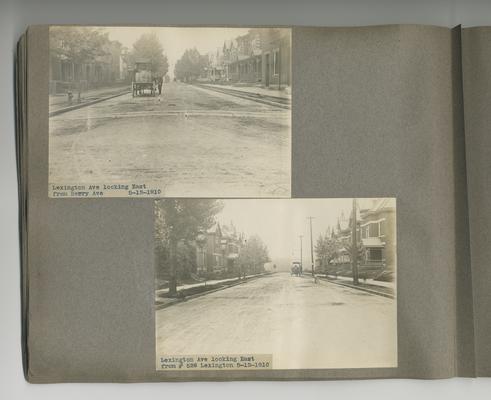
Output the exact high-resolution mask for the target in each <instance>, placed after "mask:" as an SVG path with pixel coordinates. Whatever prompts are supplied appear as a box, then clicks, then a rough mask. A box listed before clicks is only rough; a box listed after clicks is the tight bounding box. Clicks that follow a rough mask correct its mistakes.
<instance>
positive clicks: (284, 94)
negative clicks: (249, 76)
mask: <svg viewBox="0 0 491 400" xmlns="http://www.w3.org/2000/svg"><path fill="white" fill-rule="evenodd" d="M202 85H203V86H210V87H216V88H222V89H230V90H237V91H241V92H245V93H253V94H258V95H262V96H273V97H280V98H283V99H290V100H291V98H292V95H291V93H289V90H278V89H267V88H264V87H259V86H234V85H218V84H213V83H203V84H202Z"/></svg>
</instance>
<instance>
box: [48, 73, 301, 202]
mask: <svg viewBox="0 0 491 400" xmlns="http://www.w3.org/2000/svg"><path fill="white" fill-rule="evenodd" d="M290 122H291V112H290V110H285V109H281V108H278V107H274V106H272V105H267V104H262V103H259V102H256V101H253V100H247V99H241V98H238V97H235V96H232V95H228V94H223V93H217V92H214V91H211V90H209V89H204V88H200V87H196V86H192V85H186V84H183V83H175V82H173V83H169V84H166V85H164V93H163V96H162V97H161V98H160V99H159V98H158V97H135V98H133V97H132V96H131V94H126V95H123V96H119V97H115V98H113V99H109V100H106V101H102V102H100V103H97V104H93V105H91V106H86V107H82V108H80V109H77V110H72V111H69V112H65V113H62V114H59V115H56V116H53V117H51V118H50V121H49V123H50V137H49V152H50V173H49V182H50V183H51V184H82V183H83V184H89V183H93V184H114V183H144V182H160V183H161V187H162V186H163V188H164V193H163V195H164V196H183V197H201V196H204V197H270V196H274V197H289V196H290V159H291V151H290V147H291V140H290V139H291V127H290Z"/></svg>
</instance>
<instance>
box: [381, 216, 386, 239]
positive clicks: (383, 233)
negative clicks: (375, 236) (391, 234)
mask: <svg viewBox="0 0 491 400" xmlns="http://www.w3.org/2000/svg"><path fill="white" fill-rule="evenodd" d="M384 235H385V219H383V220H382V221H380V236H384Z"/></svg>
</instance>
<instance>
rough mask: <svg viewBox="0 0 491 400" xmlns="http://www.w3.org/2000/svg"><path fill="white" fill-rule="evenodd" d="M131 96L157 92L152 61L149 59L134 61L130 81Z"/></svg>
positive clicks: (151, 94)
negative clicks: (131, 79)
mask: <svg viewBox="0 0 491 400" xmlns="http://www.w3.org/2000/svg"><path fill="white" fill-rule="evenodd" d="M131 92H132V94H133V97H135V96H144V95H146V94H149V95H150V96H155V94H156V92H157V84H156V78H155V76H154V75H153V73H152V63H151V62H150V61H149V60H139V61H137V62H135V69H134V71H133V81H132V82H131Z"/></svg>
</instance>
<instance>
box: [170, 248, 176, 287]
mask: <svg viewBox="0 0 491 400" xmlns="http://www.w3.org/2000/svg"><path fill="white" fill-rule="evenodd" d="M169 252H170V257H169V259H170V269H169V275H170V278H169V295H170V296H176V295H177V276H176V274H177V265H176V262H177V243H175V242H174V241H171V243H170V248H169Z"/></svg>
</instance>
